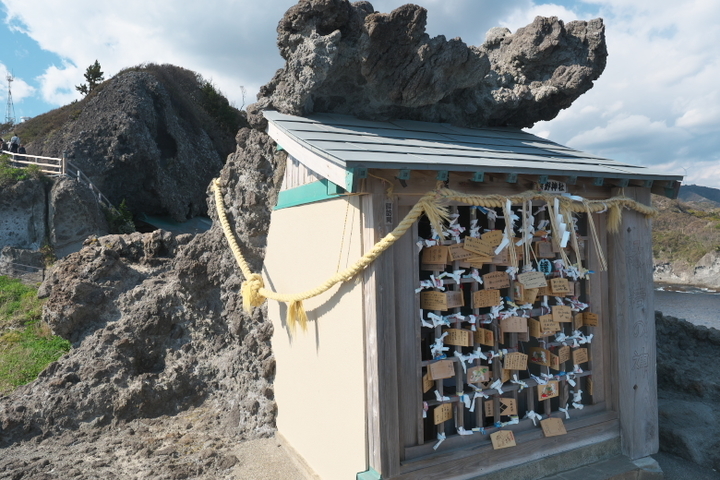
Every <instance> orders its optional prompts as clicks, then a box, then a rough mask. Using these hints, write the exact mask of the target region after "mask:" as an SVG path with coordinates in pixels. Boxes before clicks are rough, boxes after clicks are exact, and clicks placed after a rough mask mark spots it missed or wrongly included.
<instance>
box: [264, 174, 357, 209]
mask: <svg viewBox="0 0 720 480" xmlns="http://www.w3.org/2000/svg"><path fill="white" fill-rule="evenodd" d="M343 192H344V190H343V188H342V187H341V186H339V185H335V184H334V183H333V182H331V181H330V180H328V179H326V178H323V179H322V180H318V181H317V182H312V183H308V184H307V185H301V186H299V187H295V188H291V189H288V190H283V191H282V192H280V193H279V194H278V203H277V205H276V206H275V208H274V209H273V210H281V209H283V208H289V207H297V206H298V205H305V204H307V203H314V202H319V201H321V200H327V199H329V198H334V197H336V196H338V195H339V194H341V193H343Z"/></svg>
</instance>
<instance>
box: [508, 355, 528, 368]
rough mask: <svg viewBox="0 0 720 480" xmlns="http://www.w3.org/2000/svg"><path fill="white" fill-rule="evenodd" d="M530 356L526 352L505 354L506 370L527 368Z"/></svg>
mask: <svg viewBox="0 0 720 480" xmlns="http://www.w3.org/2000/svg"><path fill="white" fill-rule="evenodd" d="M527 362H528V356H527V355H525V354H524V353H520V352H513V353H508V354H507V355H505V364H504V365H503V368H504V369H505V370H527Z"/></svg>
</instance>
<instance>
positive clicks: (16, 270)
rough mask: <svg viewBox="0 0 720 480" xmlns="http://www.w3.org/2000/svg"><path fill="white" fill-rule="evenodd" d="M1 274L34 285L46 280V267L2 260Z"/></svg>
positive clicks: (0, 262)
mask: <svg viewBox="0 0 720 480" xmlns="http://www.w3.org/2000/svg"><path fill="white" fill-rule="evenodd" d="M0 275H4V276H6V277H10V278H16V279H18V280H20V281H21V282H23V283H25V284H29V285H33V284H36V283H41V282H42V281H43V280H45V269H44V268H42V267H33V266H31V265H23V264H21V263H13V262H5V261H0Z"/></svg>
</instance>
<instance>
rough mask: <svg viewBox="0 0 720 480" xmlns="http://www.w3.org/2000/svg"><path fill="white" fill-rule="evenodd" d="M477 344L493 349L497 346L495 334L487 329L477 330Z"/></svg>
mask: <svg viewBox="0 0 720 480" xmlns="http://www.w3.org/2000/svg"><path fill="white" fill-rule="evenodd" d="M475 343H479V344H480V345H485V346H488V347H492V346H494V345H495V334H494V333H493V331H492V330H488V329H487V328H478V329H477V330H475Z"/></svg>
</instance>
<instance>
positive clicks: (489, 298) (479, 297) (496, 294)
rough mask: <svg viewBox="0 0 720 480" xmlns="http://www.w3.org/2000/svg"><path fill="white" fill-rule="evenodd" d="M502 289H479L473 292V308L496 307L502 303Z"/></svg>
mask: <svg viewBox="0 0 720 480" xmlns="http://www.w3.org/2000/svg"><path fill="white" fill-rule="evenodd" d="M501 302H502V300H501V299H500V290H478V291H477V292H473V308H484V307H494V306H496V305H500V303H501Z"/></svg>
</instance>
